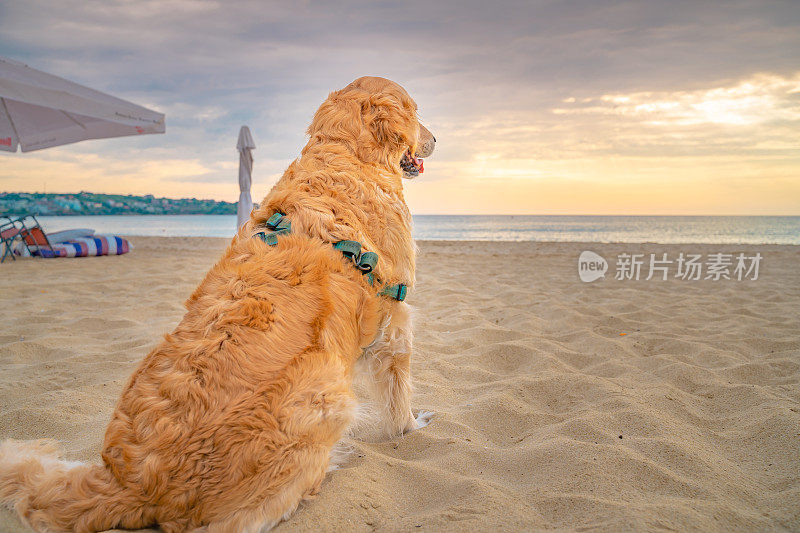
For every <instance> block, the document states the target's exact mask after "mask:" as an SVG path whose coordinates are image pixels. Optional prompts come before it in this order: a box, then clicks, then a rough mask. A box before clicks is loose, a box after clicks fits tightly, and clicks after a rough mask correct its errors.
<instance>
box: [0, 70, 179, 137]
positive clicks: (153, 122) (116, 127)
mask: <svg viewBox="0 0 800 533" xmlns="http://www.w3.org/2000/svg"><path fill="white" fill-rule="evenodd" d="M164 130H165V127H164V115H163V114H161V113H156V112H155V111H151V110H149V109H146V108H144V107H141V106H138V105H136V104H132V103H131V102H128V101H126V100H121V99H119V98H115V97H113V96H111V95H109V94H105V93H101V92H100V91H95V90H94V89H90V88H88V87H84V86H83V85H78V84H77V83H73V82H71V81H68V80H65V79H64V78H59V77H58V76H53V75H52V74H47V73H46V72H42V71H40V70H36V69H33V68H30V67H29V66H27V65H24V64H22V63H19V62H17V61H13V60H11V59H7V58H4V57H0V150H4V151H6V152H16V151H17V146H21V147H22V151H23V152H30V151H32V150H41V149H42V148H49V147H51V146H59V145H62V144H69V143H74V142H78V141H83V140H85V139H104V138H108V137H123V136H126V135H142V134H145V133H164Z"/></svg>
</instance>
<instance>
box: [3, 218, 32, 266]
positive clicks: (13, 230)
mask: <svg viewBox="0 0 800 533" xmlns="http://www.w3.org/2000/svg"><path fill="white" fill-rule="evenodd" d="M22 231H23V230H22V226H21V225H20V224H19V223H18V222H17V221H16V220H15V219H12V218H11V217H7V216H2V217H0V248H2V250H3V251H2V253H3V255H2V257H0V263H2V262H3V261H5V260H6V256H8V257H11V259H12V260H13V261H16V260H17V258H16V257H14V243H15V242H16V241H17V240H19V241H21V242H22V243H24V242H25V241H24V240H23V238H22V235H23V233H22ZM26 246H27V245H26Z"/></svg>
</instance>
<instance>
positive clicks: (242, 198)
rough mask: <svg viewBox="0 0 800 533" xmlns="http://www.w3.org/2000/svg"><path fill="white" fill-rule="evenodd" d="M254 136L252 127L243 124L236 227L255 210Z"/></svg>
mask: <svg viewBox="0 0 800 533" xmlns="http://www.w3.org/2000/svg"><path fill="white" fill-rule="evenodd" d="M255 147H256V145H255V143H254V142H253V136H252V135H251V134H250V128H248V127H247V126H242V128H241V129H240V130H239V142H237V143H236V149H237V150H239V191H240V192H239V205H238V206H237V209H236V222H237V224H236V228H237V229H238V228H241V227H242V225H244V223H245V222H247V220H248V219H249V218H250V211H252V210H253V200H252V198H250V185H251V184H252V183H253V178H252V175H253V148H255Z"/></svg>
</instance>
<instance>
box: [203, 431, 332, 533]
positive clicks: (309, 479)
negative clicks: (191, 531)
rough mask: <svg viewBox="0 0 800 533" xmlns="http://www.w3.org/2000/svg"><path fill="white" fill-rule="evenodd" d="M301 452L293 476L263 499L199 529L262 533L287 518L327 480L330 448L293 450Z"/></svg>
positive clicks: (209, 532) (218, 531) (216, 532)
mask: <svg viewBox="0 0 800 533" xmlns="http://www.w3.org/2000/svg"><path fill="white" fill-rule="evenodd" d="M294 453H297V454H300V455H301V457H298V458H297V463H296V464H295V465H294V466H293V467H292V472H293V475H292V479H291V480H290V481H288V482H286V483H284V484H282V485H281V486H280V487H279V489H278V491H277V492H273V493H271V494H269V495H268V496H266V497H265V498H264V499H263V500H261V502H259V503H256V504H255V505H251V506H248V507H242V508H240V509H236V510H233V511H232V512H230V513H229V514H227V516H222V517H219V518H216V519H215V520H213V521H211V522H210V523H209V524H208V525H207V526H206V527H205V528H202V529H200V530H199V531H206V532H208V533H229V532H232V531H236V532H237V533H238V532H241V533H262V532H266V531H269V530H271V529H272V528H273V527H275V526H276V525H277V524H279V523H280V522H282V521H283V520H287V519H288V518H289V517H290V516H291V515H292V513H293V512H294V511H295V510H296V509H297V506H298V505H299V504H300V502H301V501H303V500H305V499H309V498H311V497H313V496H314V495H315V494H316V493H317V492H318V490H319V487H320V485H321V484H322V482H323V481H324V479H325V474H326V472H327V466H328V453H329V450H328V449H325V447H323V446H319V447H316V449H313V450H312V449H306V450H304V451H298V452H294Z"/></svg>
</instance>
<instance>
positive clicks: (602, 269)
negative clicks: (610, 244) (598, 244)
mask: <svg viewBox="0 0 800 533" xmlns="http://www.w3.org/2000/svg"><path fill="white" fill-rule="evenodd" d="M607 270H608V262H607V261H606V260H605V259H603V257H602V256H600V255H598V254H596V253H594V252H591V251H589V250H586V251H584V252H581V256H580V257H579V258H578V276H580V278H581V281H583V282H584V283H591V282H592V281H595V280H598V279H600V278H603V277H605V275H606V271H607Z"/></svg>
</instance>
